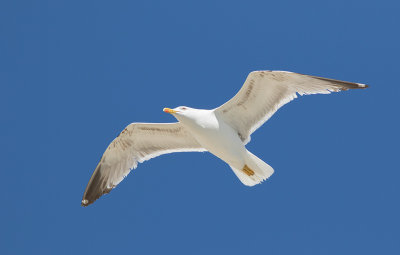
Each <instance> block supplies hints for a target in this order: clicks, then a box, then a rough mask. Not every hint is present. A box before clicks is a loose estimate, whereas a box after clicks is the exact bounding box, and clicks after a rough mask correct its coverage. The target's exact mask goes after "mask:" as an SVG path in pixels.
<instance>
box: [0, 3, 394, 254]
mask: <svg viewBox="0 0 400 255" xmlns="http://www.w3.org/2000/svg"><path fill="white" fill-rule="evenodd" d="M399 7H400V4H399V3H398V2H396V1H379V3H378V2H376V1H361V0H360V1H348V0H347V1H341V0H340V1H329V2H327V1H196V2H191V1H74V0H73V1H71V0H70V1H58V0H54V1H2V2H1V3H0V36H1V40H0V84H1V93H0V116H1V119H0V121H1V132H0V138H1V145H2V146H0V155H2V165H1V168H0V180H1V181H2V184H3V185H2V187H3V188H2V192H1V193H0V203H1V205H2V208H1V210H0V221H1V222H0V223H1V227H0V253H1V254H31V253H34V254H110V253H112V254H117V253H129V254H221V253H223V254H400V242H399V240H400V231H399V229H400V219H399V215H400V204H399V194H400V188H399V179H400V171H399V170H400V168H399V166H398V157H399V156H398V153H399V148H398V144H399V130H400V120H399V110H400V108H399V103H398V94H399V92H400V89H399V82H398V68H399V64H398V63H399V62H398V59H399V57H400V54H399V53H400V51H399V45H400V34H399V33H398V25H399V23H400V19H399V16H398V10H399ZM253 70H288V71H295V72H300V73H305V74H313V75H318V76H323V77H329V78H335V79H341V80H346V81H354V82H361V83H366V84H369V85H371V87H370V88H369V89H367V90H362V91H360V90H357V91H347V92H343V93H336V94H331V95H316V96H307V97H302V98H300V99H298V100H296V101H293V102H291V103H290V104H288V105H286V106H284V107H283V108H281V109H280V110H279V111H278V113H277V114H276V115H274V116H273V117H272V118H271V119H270V120H269V121H268V122H267V123H266V124H265V125H264V126H263V127H262V128H260V129H259V130H258V131H257V132H255V133H254V134H253V136H252V142H251V143H250V144H249V145H248V146H247V148H248V149H249V150H250V151H252V152H253V153H254V154H256V155H257V156H259V157H260V158H262V159H263V160H265V161H266V162H267V163H269V164H270V165H271V166H272V167H274V169H275V174H274V175H273V176H272V177H271V178H270V179H269V180H268V181H266V182H265V183H263V184H262V185H258V186H255V187H253V188H248V187H245V186H244V185H242V184H241V183H240V182H239V181H238V180H237V178H236V177H235V176H234V174H233V173H232V172H231V170H230V168H229V167H228V166H227V165H226V164H225V163H224V162H222V161H220V160H219V159H217V158H216V157H214V156H212V155H211V154H207V153H180V154H171V155H164V156H161V157H158V158H156V159H153V160H151V161H148V162H146V163H144V164H141V165H139V167H138V169H137V170H135V171H134V172H133V173H131V174H130V175H129V176H128V178H127V179H125V180H124V181H123V182H122V183H121V184H120V185H119V186H118V187H117V188H116V189H115V190H113V191H112V192H111V193H110V194H109V195H106V196H104V197H102V198H101V199H100V200H98V201H96V202H95V203H94V204H93V205H91V206H90V207H88V208H83V207H81V206H80V200H81V197H82V194H83V191H84V189H85V187H86V184H87V182H88V180H89V178H90V176H91V174H92V171H93V170H94V167H95V166H96V164H97V162H98V160H99V159H100V157H101V155H102V153H103V152H104V150H105V148H106V147H107V146H108V144H109V143H110V142H111V141H112V139H114V137H115V136H116V135H118V133H119V132H120V131H121V130H122V129H123V128H124V127H125V126H126V125H127V124H129V123H131V122H172V121H175V120H174V119H173V118H172V116H170V115H168V114H165V113H163V112H162V108H163V107H166V106H167V107H175V106H178V105H188V106H192V107H196V108H214V107H216V106H218V105H220V104H222V103H224V102H225V101H227V100H228V99H229V98H231V97H232V96H233V95H234V94H235V93H236V92H237V91H238V89H239V88H240V87H241V86H242V83H243V81H244V80H245V78H246V76H247V74H248V73H249V72H250V71H253Z"/></svg>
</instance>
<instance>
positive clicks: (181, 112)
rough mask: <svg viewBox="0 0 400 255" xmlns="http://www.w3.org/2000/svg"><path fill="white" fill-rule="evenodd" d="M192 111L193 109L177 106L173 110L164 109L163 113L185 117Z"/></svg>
mask: <svg viewBox="0 0 400 255" xmlns="http://www.w3.org/2000/svg"><path fill="white" fill-rule="evenodd" d="M192 110H194V109H193V108H190V107H187V106H178V107H176V108H174V109H171V108H164V109H163V111H164V112H166V113H170V114H172V115H174V116H175V115H185V114H188V113H189V112H191V111H192Z"/></svg>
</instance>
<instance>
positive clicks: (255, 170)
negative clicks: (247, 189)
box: [230, 152, 274, 186]
mask: <svg viewBox="0 0 400 255" xmlns="http://www.w3.org/2000/svg"><path fill="white" fill-rule="evenodd" d="M230 167H231V168H232V170H233V172H234V173H235V174H236V176H237V177H238V178H239V180H240V181H241V182H242V183H243V184H244V185H246V186H254V185H256V184H259V183H261V182H262V181H264V180H266V179H268V178H269V177H270V176H271V175H272V174H273V173H274V169H273V168H272V167H271V166H270V165H268V164H267V163H265V162H264V161H262V160H261V159H259V158H258V157H257V156H255V155H254V154H252V153H251V152H248V157H247V158H246V163H245V165H244V166H243V168H242V169H238V168H235V167H233V166H232V165H230Z"/></svg>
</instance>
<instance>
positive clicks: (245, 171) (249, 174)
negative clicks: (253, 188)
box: [242, 165, 254, 176]
mask: <svg viewBox="0 0 400 255" xmlns="http://www.w3.org/2000/svg"><path fill="white" fill-rule="evenodd" d="M242 171H243V172H244V173H245V174H247V175H248V176H252V175H254V171H253V170H251V169H250V168H249V167H248V166H247V165H244V167H243V169H242Z"/></svg>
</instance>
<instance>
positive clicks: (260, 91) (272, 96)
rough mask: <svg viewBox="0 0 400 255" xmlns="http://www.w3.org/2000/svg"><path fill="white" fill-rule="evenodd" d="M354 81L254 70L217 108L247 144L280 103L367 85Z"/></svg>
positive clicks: (281, 104)
mask: <svg viewBox="0 0 400 255" xmlns="http://www.w3.org/2000/svg"><path fill="white" fill-rule="evenodd" d="M366 87H367V86H366V85H364V84H360V83H351V82H345V81H339V80H333V79H327V78H322V77H317V76H311V75H304V74H299V73H292V72H285V71H255V72H251V73H250V74H249V75H248V77H247V79H246V81H245V83H244V84H243V87H242V88H241V89H240V90H239V92H238V93H237V94H236V95H235V96H234V97H233V98H232V99H231V100H229V101H228V102H226V103H225V104H223V105H222V106H220V107H218V108H216V109H215V112H216V114H218V115H219V116H221V117H222V118H223V119H224V120H225V121H226V122H227V123H228V124H230V125H231V126H232V127H233V128H235V130H236V131H237V132H238V134H239V136H240V138H241V139H242V141H243V142H244V143H245V144H246V143H248V142H249V141H250V135H251V134H252V133H253V132H254V131H255V130H256V129H257V128H259V127H260V126H261V125H262V124H264V123H265V122H266V121H267V120H268V119H269V118H270V117H271V116H272V115H273V114H274V113H275V112H276V111H277V110H278V109H279V108H280V107H281V106H283V105H285V104H287V103H288V102H290V101H292V100H293V99H295V98H296V97H297V94H299V95H301V96H302V95H309V94H329V93H331V92H338V91H341V90H348V89H358V88H366Z"/></svg>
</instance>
